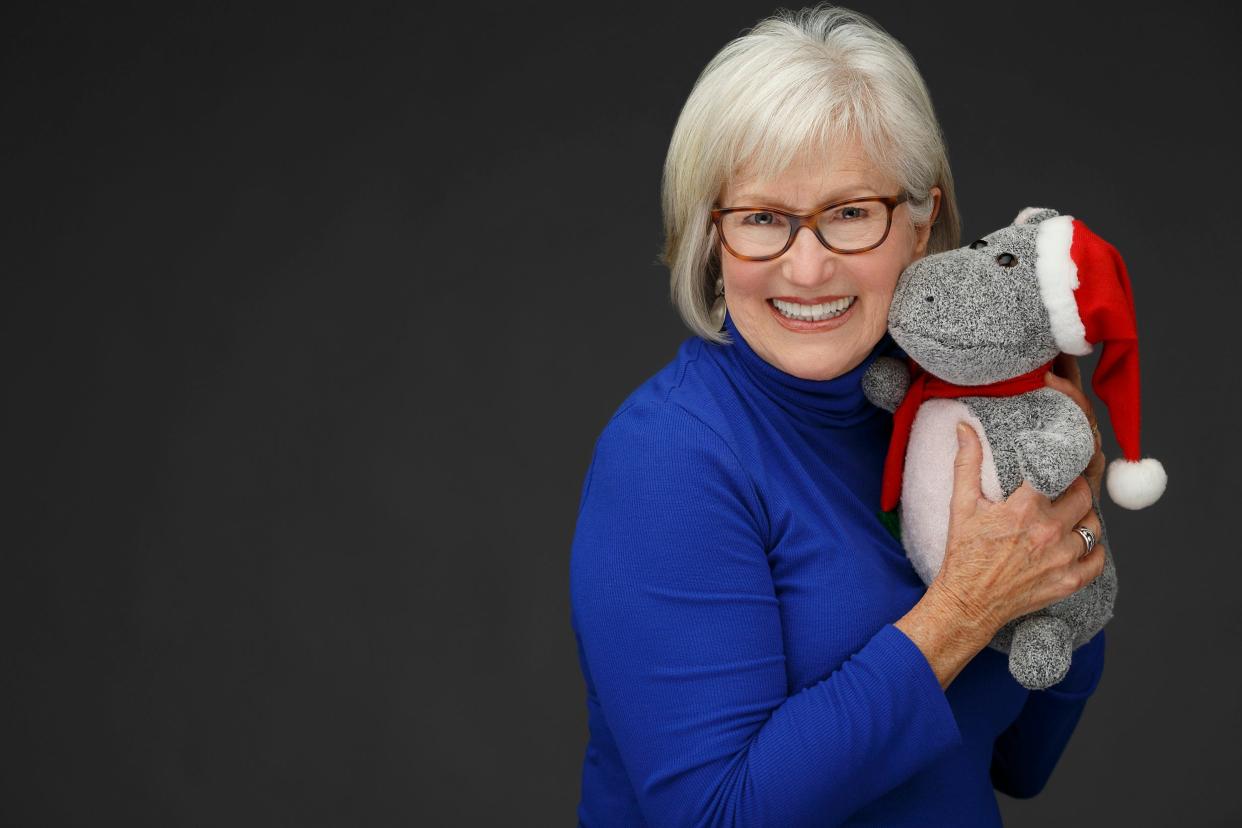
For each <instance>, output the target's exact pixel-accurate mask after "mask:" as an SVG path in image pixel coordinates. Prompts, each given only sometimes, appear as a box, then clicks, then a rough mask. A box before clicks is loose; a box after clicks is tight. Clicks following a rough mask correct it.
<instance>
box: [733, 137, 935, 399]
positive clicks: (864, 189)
mask: <svg viewBox="0 0 1242 828" xmlns="http://www.w3.org/2000/svg"><path fill="white" fill-rule="evenodd" d="M899 191H900V187H899V186H898V185H897V183H896V182H895V181H894V180H892V179H891V178H887V177H885V176H883V175H882V174H881V173H879V172H878V171H877V170H876V169H875V168H874V167H872V166H871V165H870V164H869V163H867V161H866V160H865V158H864V157H863V156H862V154H861V153H860V152H859V151H858V148H857V146H856V145H849V146H846V147H843V148H842V151H841V152H838V153H836V154H835V155H834V157H833V158H831V159H829V162H828V163H825V162H824V161H822V160H819V159H813V158H810V157H806V156H803V157H802V158H799V159H797V160H795V162H794V164H792V165H791V166H790V168H789V169H788V170H786V171H785V172H784V173H783V174H782V175H781V176H780V177H779V178H777V179H776V180H773V181H757V180H755V179H753V178H752V177H750V176H748V175H745V176H741V177H739V178H738V180H737V181H736V182H734V184H733V186H732V187H726V189H725V191H724V192H723V193H722V194H721V201H720V204H721V206H724V207H775V208H780V209H786V210H789V211H791V212H797V213H803V214H805V213H810V212H811V211H812V210H815V209H817V208H819V207H822V206H824V205H825V204H828V203H830V202H834V201H841V200H843V199H847V198H854V197H860V196H891V195H897V194H899ZM932 197H933V199H934V201H935V209H934V210H933V214H932V215H933V220H934V217H935V213H936V212H937V211H938V210H939V206H940V189H939V188H937V187H933V188H932ZM908 210H909V205H908V204H900V205H898V206H897V208H896V209H895V210H894V211H893V223H892V228H891V229H890V230H889V233H888V237H887V238H886V239H885V240H884V243H883V244H881V245H880V246H879V247H877V248H875V249H873V250H868V251H867V252H865V253H853V254H840V253H834V252H833V251H831V250H829V249H828V248H826V247H824V246H823V245H822V244H820V242H819V239H817V238H816V237H815V234H814V233H812V232H810V230H809V228H803V229H802V230H800V231H799V232H798V235H797V237H796V238H795V239H794V243H793V245H792V246H791V247H790V248H789V249H788V250H786V251H785V253H784V254H783V255H781V256H779V257H777V258H775V259H769V260H768V261H765V262H750V261H745V260H743V259H738V258H736V257H734V256H733V254H731V253H729V251H728V250H725V249H724V248H723V246H721V249H720V264H721V276H722V277H723V278H724V288H725V302H726V304H727V306H728V309H729V315H730V316H731V317H732V318H733V323H734V324H735V325H736V326H737V329H738V332H739V333H740V334H741V335H742V336H743V337H744V338H745V339H746V342H747V343H748V344H749V345H750V347H751V348H752V349H753V350H754V351H755V352H756V353H757V354H759V355H760V356H761V357H763V359H764V360H766V361H767V362H769V363H771V364H772V365H774V366H775V367H777V368H779V369H781V370H782V371H784V372H785V373H787V374H792V375H793V376H796V377H801V378H803V379H813V380H824V379H832V378H833V377H838V376H840V375H841V374H844V373H845V372H847V371H849V370H851V369H853V368H855V367H857V366H858V365H859V364H860V363H861V362H862V361H863V360H864V359H865V358H866V356H867V354H869V353H870V352H871V349H872V348H874V347H875V345H876V343H877V342H879V341H880V338H881V337H882V336H883V335H884V331H885V328H886V326H887V320H888V306H889V302H890V300H891V299H892V297H893V289H894V288H895V287H896V285H897V277H898V276H900V275H901V271H902V270H903V269H904V268H905V267H906V265H908V264H910V263H911V262H912V261H914V260H915V259H917V258H919V257H921V256H923V254H924V253H925V252H926V249H927V240H928V237H929V236H930V235H931V225H930V224H928V225H925V226H923V227H920V228H912V227H911V226H910V220H909V213H908ZM716 243H717V245H719V244H720V242H719V241H717V242H716ZM774 300H775V301H774ZM776 303H780V305H782V306H785V308H786V310H790V307H789V303H792V304H793V305H800V306H802V308H803V310H804V313H803V314H802V315H804V316H809V315H810V312H811V306H813V305H816V304H822V305H826V306H827V307H824V308H820V309H819V311H818V312H817V315H819V316H822V315H823V313H824V312H835V315H834V316H832V317H831V318H829V319H826V320H824V321H821V322H806V321H800V320H798V319H791V318H790V317H789V316H788V315H787V314H785V313H782V311H781V310H780V309H779V307H778V305H777V304H776Z"/></svg>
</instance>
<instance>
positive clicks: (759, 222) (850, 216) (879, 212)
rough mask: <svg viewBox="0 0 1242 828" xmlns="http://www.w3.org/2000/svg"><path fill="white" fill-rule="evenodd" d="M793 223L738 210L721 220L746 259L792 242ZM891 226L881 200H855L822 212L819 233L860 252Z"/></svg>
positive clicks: (759, 212)
mask: <svg viewBox="0 0 1242 828" xmlns="http://www.w3.org/2000/svg"><path fill="white" fill-rule="evenodd" d="M789 225H790V220H789V219H788V218H786V217H785V216H783V215H781V214H780V213H774V212H771V211H769V210H738V211H736V212H732V213H725V214H724V215H723V216H721V218H720V230H721V232H722V233H723V234H724V238H725V241H726V242H728V244H729V246H730V247H731V248H733V249H734V250H735V251H737V252H738V253H740V254H741V255H743V256H771V255H773V254H775V253H778V252H780V250H781V248H783V247H784V246H785V242H787V241H788V240H789ZM887 226H888V207H887V206H886V205H885V204H884V202H882V201H855V202H851V203H849V204H842V205H841V206H839V207H834V208H833V209H831V210H829V211H827V212H826V213H821V214H820V216H819V221H818V227H819V232H820V234H821V235H822V236H823V237H824V238H825V239H826V240H827V241H828V243H829V244H831V245H832V246H833V247H835V248H838V249H840V250H843V251H850V250H861V249H863V248H866V247H870V246H872V245H873V244H875V243H876V242H878V241H879V240H880V238H881V237H883V235H884V230H885V229H886V227H887Z"/></svg>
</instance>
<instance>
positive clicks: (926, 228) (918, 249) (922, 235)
mask: <svg viewBox="0 0 1242 828" xmlns="http://www.w3.org/2000/svg"><path fill="white" fill-rule="evenodd" d="M927 192H928V195H930V196H931V198H932V213H931V218H930V219H928V221H927V224H923V225H920V226H919V227H916V228H915V239H914V258H916V259H920V258H922V257H923V254H925V253H926V252H927V242H928V241H929V240H930V239H931V230H932V225H934V224H935V223H936V217H937V216H939V215H940V195H941V190H940V188H939V187H932V188H931V189H930V190H928V191H927Z"/></svg>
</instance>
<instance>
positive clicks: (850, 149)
mask: <svg viewBox="0 0 1242 828" xmlns="http://www.w3.org/2000/svg"><path fill="white" fill-rule="evenodd" d="M893 187H894V182H893V179H892V178H891V177H890V176H889V175H887V174H886V173H885V172H884V171H883V170H881V169H880V168H879V167H877V166H876V165H875V164H874V163H873V162H872V161H871V159H869V158H868V157H866V155H865V154H863V153H862V152H861V151H860V149H859V148H858V146H857V145H856V144H854V143H849V144H845V145H842V146H841V147H840V148H839V149H837V150H835V151H831V152H827V153H825V152H809V151H803V152H801V153H799V154H798V155H797V156H795V158H794V159H793V161H792V162H791V163H790V164H789V166H788V167H786V168H785V169H784V170H781V171H779V172H777V173H776V174H774V175H764V174H763V171H762V170H760V169H758V165H757V164H755V163H748V164H744V165H743V166H742V167H740V168H739V169H738V170H737V171H736V172H735V173H734V174H733V176H732V177H731V178H730V180H728V181H726V182H725V184H724V186H723V187H722V190H721V191H722V195H723V197H724V198H725V199H727V200H729V201H731V202H732V201H736V200H737V199H739V198H744V199H749V200H756V199H758V200H762V201H766V202H780V204H777V205H774V206H781V205H784V206H788V207H800V208H809V207H811V206H812V205H814V204H820V203H825V202H826V201H829V200H833V199H836V198H849V197H850V196H852V195H856V194H863V191H866V194H872V195H874V194H888V195H891V193H889V192H888V191H889V190H890V189H893Z"/></svg>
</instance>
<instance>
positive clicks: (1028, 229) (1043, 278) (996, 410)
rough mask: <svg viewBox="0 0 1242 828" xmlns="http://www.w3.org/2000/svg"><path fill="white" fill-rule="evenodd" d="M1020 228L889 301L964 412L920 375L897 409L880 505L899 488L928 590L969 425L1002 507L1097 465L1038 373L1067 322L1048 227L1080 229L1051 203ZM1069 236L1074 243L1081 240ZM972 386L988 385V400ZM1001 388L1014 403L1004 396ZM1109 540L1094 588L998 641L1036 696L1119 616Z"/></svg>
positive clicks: (1053, 489)
mask: <svg viewBox="0 0 1242 828" xmlns="http://www.w3.org/2000/svg"><path fill="white" fill-rule="evenodd" d="M1018 219H1019V220H1018V221H1017V222H1016V223H1015V224H1013V225H1010V226H1008V227H1005V228H1002V229H1001V230H998V231H996V232H994V233H990V234H988V235H987V236H984V237H983V238H982V239H979V240H976V241H975V242H972V243H971V244H970V245H967V246H965V247H962V248H959V249H957V250H950V251H946V252H943V253H938V254H935V255H931V256H926V257H924V258H922V259H920V260H918V261H916V262H914V263H913V264H911V265H910V266H909V267H908V268H906V269H905V271H904V272H903V273H902V275H901V279H900V280H899V281H898V283H897V288H896V290H895V291H894V294H893V301H892V303H891V305H890V306H889V314H888V322H889V330H890V331H891V333H892V336H893V338H894V339H895V340H896V341H897V343H898V344H899V345H900V346H901V347H902V348H903V349H904V350H905V352H906V353H907V354H908V355H909V357H910V358H911V359H912V360H913V361H914V362H915V363H916V364H917V366H921V367H922V368H923V369H926V371H927V372H928V373H930V374H932V375H933V376H935V377H937V378H939V379H940V380H941V381H943V382H946V383H949V384H950V385H949V386H948V387H949V388H950V389H951V393H950V392H945V393H943V394H941V396H955V397H957V398H958V400H959V401H960V403H961V405H962V408H961V409H953V408H949V407H945V406H935V407H931V408H929V403H925V402H922V400H923V397H924V396H926V395H925V394H924V393H923V392H919V391H918V389H919V387H920V383H921V382H925V383H930V382H931V381H930V380H927V379H926V377H925V376H923V375H922V374H920V375H918V376H916V377H914V379H913V380H912V381H911V384H910V390H909V391H908V392H907V396H906V398H905V400H903V402H902V404H901V405H900V406H899V407H898V409H897V423H898V425H899V427H898V428H897V429H896V430H895V432H894V439H893V443H892V446H891V448H890V454H889V475H888V479H887V480H886V481H885V482H886V486H885V490H884V497H883V500H882V508H884V509H889V508H892V506H893V505H895V501H896V499H897V497H898V493H899V492H900V499H901V502H902V507H901V535H902V541H903V544H904V546H905V548H906V551H907V553H908V554H909V555H910V557H911V560H912V562H913V564H914V566H915V569H916V571H917V572H918V573H919V575H920V577H922V579H923V580H924V582H926V583H930V582H931V580H932V578H934V577H935V575H936V573H937V572H939V568H940V563H941V561H942V560H943V556H944V542H945V537H946V535H947V526H948V519H949V515H948V510H949V500H950V498H949V494H950V492H951V489H952V481H953V474H952V470H953V463H954V458H955V455H956V452H957V444H956V439H955V429H956V422H957V419H960V420H962V421H965V422H970V423H971V424H972V426H976V428H981V429H982V434H981V437H982V442H983V446H984V455H985V464H984V468H983V469H982V470H981V471H982V475H983V477H982V484H981V485H982V487H983V490H984V492H985V494H987V496H988V497H990V498H991V499H993V500H999V499H1002V498H1007V497H1009V495H1010V494H1012V493H1013V492H1014V490H1016V489H1017V488H1018V487H1019V486H1020V485H1021V484H1022V482H1023V481H1024V480H1026V481H1030V483H1031V485H1032V486H1033V487H1034V488H1035V489H1036V490H1037V491H1039V492H1041V493H1042V494H1044V495H1046V496H1048V497H1056V496H1058V495H1060V494H1061V493H1062V492H1063V491H1064V490H1065V488H1066V487H1067V486H1068V485H1069V484H1070V483H1071V482H1073V480H1074V478H1075V477H1077V476H1078V475H1080V474H1081V473H1082V472H1083V470H1084V469H1085V468H1086V466H1087V463H1088V462H1089V461H1090V459H1091V454H1092V451H1093V448H1094V439H1093V436H1092V433H1091V426H1090V424H1089V423H1088V421H1087V418H1086V415H1085V414H1084V413H1083V411H1082V409H1080V408H1079V407H1078V406H1077V405H1076V404H1075V403H1074V401H1073V400H1071V399H1070V398H1069V397H1067V396H1065V395H1064V394H1062V393H1060V392H1059V391H1056V390H1054V389H1052V388H1048V387H1042V386H1043V383H1042V381H1038V377H1037V376H1036V373H1039V372H1040V371H1042V370H1043V369H1044V367H1046V363H1047V362H1048V361H1049V360H1051V359H1052V358H1053V357H1054V356H1055V355H1056V354H1057V353H1058V352H1059V348H1058V338H1057V337H1056V336H1054V331H1053V329H1054V327H1055V323H1056V318H1057V313H1056V312H1055V311H1054V312H1053V313H1052V314H1051V315H1050V313H1049V309H1048V307H1046V304H1045V302H1046V298H1045V294H1046V293H1047V291H1046V290H1043V289H1041V285H1044V286H1045V287H1046V285H1047V283H1048V282H1049V277H1048V272H1049V270H1048V267H1047V266H1046V263H1043V262H1042V261H1041V257H1042V256H1044V255H1050V254H1049V253H1048V250H1047V244H1046V241H1047V239H1048V238H1050V237H1051V236H1050V235H1049V234H1048V233H1047V232H1046V231H1045V230H1044V229H1041V228H1042V227H1044V226H1045V225H1048V226H1051V227H1052V228H1053V229H1054V231H1055V230H1056V229H1057V228H1061V229H1063V230H1065V231H1066V232H1068V231H1069V229H1070V227H1071V226H1070V225H1069V224H1067V223H1066V222H1065V221H1064V219H1065V217H1063V216H1059V215H1058V214H1057V212H1056V211H1055V210H1052V209H1050V208H1027V209H1026V210H1024V211H1022V213H1019V216H1018ZM1041 239H1042V242H1041ZM1064 241H1065V245H1063V246H1066V247H1068V244H1069V237H1068V236H1066V239H1065V240H1064ZM1058 249H1059V247H1058ZM1066 278H1067V279H1068V278H1069V277H1068V276H1067V277H1066ZM1066 290H1067V291H1069V290H1070V287H1069V285H1068V283H1067V286H1066ZM1036 366H1042V367H1040V368H1038V369H1037V368H1036ZM868 370H869V371H870V370H873V369H871V368H869V369H868ZM874 370H879V369H874ZM892 370H893V369H892V367H891V366H885V367H884V369H883V374H882V376H877V377H875V378H873V379H865V380H864V385H863V387H864V389H869V388H884V389H889V388H891V387H893V386H894V385H899V384H900V381H898V380H895V379H894V378H893V377H891V376H890V375H891V373H892ZM1033 371H1034V372H1035V373H1032V372H1033ZM1023 377H1027V378H1031V379H1032V383H1028V385H1033V387H1032V388H1031V390H1026V391H1023V392H1022V393H1008V392H1012V391H1021V388H1019V387H1016V386H1015V387H1012V388H1011V387H1010V386H1011V383H1014V382H1016V381H1017V379H1019V378H1023ZM962 386H967V387H970V386H974V387H978V389H979V393H980V396H972V395H970V394H969V392H968V391H963V390H962ZM997 389H1001V390H1005V391H1006V392H1007V394H1006V395H1000V396H997V395H994V392H995V391H996V390H997ZM916 392H918V393H916ZM890 397H891V391H888V392H886V393H884V394H883V395H882V398H876V399H875V400H874V401H875V402H876V403H877V404H879V405H886V404H887V403H888V402H889V401H890ZM912 412H917V413H912ZM955 417H956V418H957V419H955ZM910 419H913V426H912V427H911V428H910V429H909V432H908V433H909V440H910V443H909V445H908V446H905V445H903V444H902V440H903V439H904V435H905V434H906V433H907V429H906V428H905V425H904V424H905V423H906V422H907V421H908V420H910ZM903 459H904V465H905V471H904V476H905V477H906V478H907V479H906V480H900V478H897V480H898V482H900V486H901V487H900V490H898V489H897V488H896V487H895V485H894V480H895V478H896V475H895V474H894V473H893V468H895V467H896V468H897V469H898V472H900V471H901V469H900V462H901V461H902V460H903ZM991 480H996V481H998V482H999V484H1000V492H999V495H1000V497H997V496H996V495H995V494H993V493H991V492H990V491H989V485H988V484H989V483H990V482H991ZM945 487H948V490H949V491H945ZM1097 514H1098V509H1097ZM1102 522H1103V521H1102V519H1101V524H1102ZM1100 542H1101V543H1105V544H1106V546H1105V566H1104V570H1103V572H1101V574H1100V575H1099V576H1098V577H1097V578H1096V579H1095V580H1094V581H1093V582H1092V583H1091V584H1088V585H1087V586H1086V587H1084V588H1083V589H1081V590H1079V591H1078V592H1077V593H1075V594H1073V595H1070V596H1067V597H1066V598H1064V599H1062V600H1061V601H1058V602H1056V603H1054V604H1051V605H1049V606H1047V607H1044V608H1043V609H1040V610H1037V611H1036V612H1033V613H1029V614H1027V615H1025V616H1023V617H1021V618H1017V619H1014V620H1013V621H1011V622H1010V623H1009V624H1007V625H1006V626H1005V628H1004V629H1002V630H1001V631H1000V632H999V633H998V634H997V636H996V637H995V638H994V639H993V641H992V642H991V644H990V646H991V647H993V648H995V649H997V650H1000V651H1004V652H1008V653H1009V668H1010V672H1011V673H1012V675H1013V676H1014V678H1015V679H1017V680H1018V682H1019V683H1020V684H1022V685H1023V686H1024V687H1027V688H1029V689H1042V688H1044V687H1048V686H1050V685H1051V684H1054V683H1056V682H1057V681H1059V680H1060V678H1061V677H1062V676H1064V675H1065V674H1066V672H1067V671H1068V670H1069V667H1070V664H1071V660H1072V658H1073V650H1074V648H1075V647H1078V646H1081V645H1082V644H1083V643H1085V642H1086V641H1087V640H1089V639H1090V638H1091V637H1093V636H1094V635H1095V634H1096V633H1097V632H1099V630H1100V629H1102V628H1103V626H1104V625H1105V624H1106V623H1107V622H1108V620H1109V619H1110V618H1111V617H1112V614H1113V605H1114V602H1115V600H1116V593H1117V583H1116V570H1115V568H1114V566H1113V561H1112V553H1111V550H1109V549H1108V548H1107V538H1101V539H1100ZM1024 625H1028V626H1029V629H1024Z"/></svg>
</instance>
